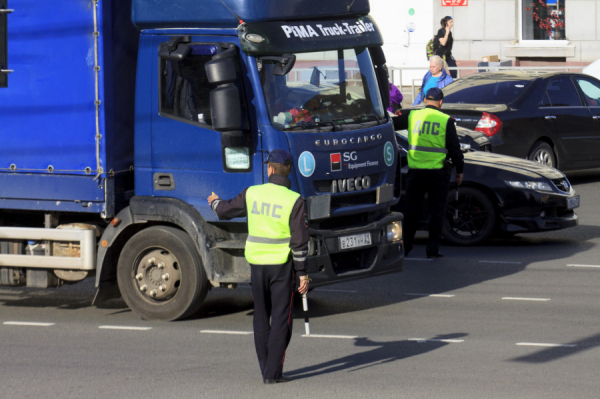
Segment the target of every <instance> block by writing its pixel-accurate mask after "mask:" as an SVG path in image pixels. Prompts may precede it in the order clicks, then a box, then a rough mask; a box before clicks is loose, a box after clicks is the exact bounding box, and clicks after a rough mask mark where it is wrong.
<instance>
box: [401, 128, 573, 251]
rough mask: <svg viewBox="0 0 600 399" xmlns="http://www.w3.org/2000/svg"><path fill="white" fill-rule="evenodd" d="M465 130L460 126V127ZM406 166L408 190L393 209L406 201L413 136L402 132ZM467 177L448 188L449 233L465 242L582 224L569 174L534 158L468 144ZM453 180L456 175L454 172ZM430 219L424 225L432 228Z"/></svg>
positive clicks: (445, 232) (448, 237)
mask: <svg viewBox="0 0 600 399" xmlns="http://www.w3.org/2000/svg"><path fill="white" fill-rule="evenodd" d="M459 134H460V132H459ZM396 139H397V141H398V146H399V147H400V150H399V151H400V153H399V159H400V162H401V166H402V196H401V200H400V203H399V204H398V205H396V207H395V208H394V209H393V210H395V211H400V212H402V211H403V209H405V207H406V202H405V201H406V195H405V192H406V183H405V182H406V174H407V173H408V166H407V158H406V155H407V152H406V149H407V148H408V140H407V137H406V130H403V131H398V132H396ZM464 157H465V167H464V177H463V183H462V184H461V185H460V187H459V188H458V200H457V199H456V186H454V187H453V188H451V190H450V192H449V193H448V202H447V206H446V217H445V218H444V229H443V235H444V238H445V239H446V240H448V241H449V242H452V243H454V244H459V245H476V244H480V243H482V242H484V241H486V240H487V239H489V238H490V237H492V236H493V235H495V234H498V233H505V234H506V233H508V234H514V233H524V232H535V231H548V230H557V229H564V228H567V227H573V226H576V225H577V223H578V221H577V215H576V214H575V212H574V209H575V208H577V207H578V206H579V195H575V190H574V189H573V188H572V187H571V184H570V183H569V180H567V178H566V177H565V175H564V174H563V173H562V172H560V171H558V170H556V169H554V168H552V167H549V166H546V165H540V164H539V163H535V162H532V161H527V160H524V159H519V158H514V157H509V156H505V155H499V154H493V153H489V152H480V151H473V150H465V152H464ZM450 181H454V176H453V177H452V178H451V180H450ZM426 226H427V224H426V221H424V222H423V224H422V226H421V228H423V229H426Z"/></svg>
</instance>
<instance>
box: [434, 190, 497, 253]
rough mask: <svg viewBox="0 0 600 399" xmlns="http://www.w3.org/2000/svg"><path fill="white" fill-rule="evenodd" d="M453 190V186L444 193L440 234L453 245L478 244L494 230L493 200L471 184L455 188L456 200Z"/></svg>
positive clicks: (494, 210)
mask: <svg viewBox="0 0 600 399" xmlns="http://www.w3.org/2000/svg"><path fill="white" fill-rule="evenodd" d="M455 193H456V191H455V190H451V191H450V192H449V193H448V199H447V202H446V215H445V217H444V226H443V230H442V234H443V236H444V238H445V239H446V240H448V241H450V242H451V243H453V244H457V245H478V244H481V243H482V242H484V241H486V240H487V239H488V238H490V237H491V236H492V234H493V233H494V229H495V226H496V217H497V215H496V209H495V208H494V204H492V201H490V199H489V198H488V197H487V196H486V195H485V194H484V193H482V192H481V191H479V190H477V189H474V188H471V187H464V188H459V189H458V204H457V201H456V199H455ZM457 209H458V212H456V211H457ZM457 213H458V217H457Z"/></svg>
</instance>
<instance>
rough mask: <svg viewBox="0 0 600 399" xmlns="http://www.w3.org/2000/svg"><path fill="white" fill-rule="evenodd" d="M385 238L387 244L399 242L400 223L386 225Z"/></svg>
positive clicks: (400, 237)
mask: <svg viewBox="0 0 600 399" xmlns="http://www.w3.org/2000/svg"><path fill="white" fill-rule="evenodd" d="M385 236H386V238H387V241H388V242H395V241H400V240H401V239H402V223H400V222H393V223H390V224H388V225H387V226H386V235H385Z"/></svg>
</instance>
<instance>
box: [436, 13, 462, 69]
mask: <svg viewBox="0 0 600 399" xmlns="http://www.w3.org/2000/svg"><path fill="white" fill-rule="evenodd" d="M440 24H441V25H442V26H441V28H440V29H439V30H438V33H437V35H435V37H436V38H437V39H438V41H439V42H440V45H439V46H438V48H437V49H436V51H435V54H436V55H439V56H440V57H442V58H443V59H444V60H445V61H446V62H447V63H448V66H450V67H456V60H455V59H454V57H453V56H452V44H453V43H454V38H453V37H452V31H451V29H452V27H453V26H454V20H453V19H452V17H451V16H447V17H444V18H442V20H441V21H440ZM450 75H452V78H453V79H456V76H457V72H456V69H453V70H452V71H450Z"/></svg>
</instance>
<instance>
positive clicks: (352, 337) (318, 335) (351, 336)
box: [301, 334, 358, 339]
mask: <svg viewBox="0 0 600 399" xmlns="http://www.w3.org/2000/svg"><path fill="white" fill-rule="evenodd" d="M301 337H304V338H338V339H356V338H358V336H357V335H323V334H310V335H306V334H305V335H301Z"/></svg>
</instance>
